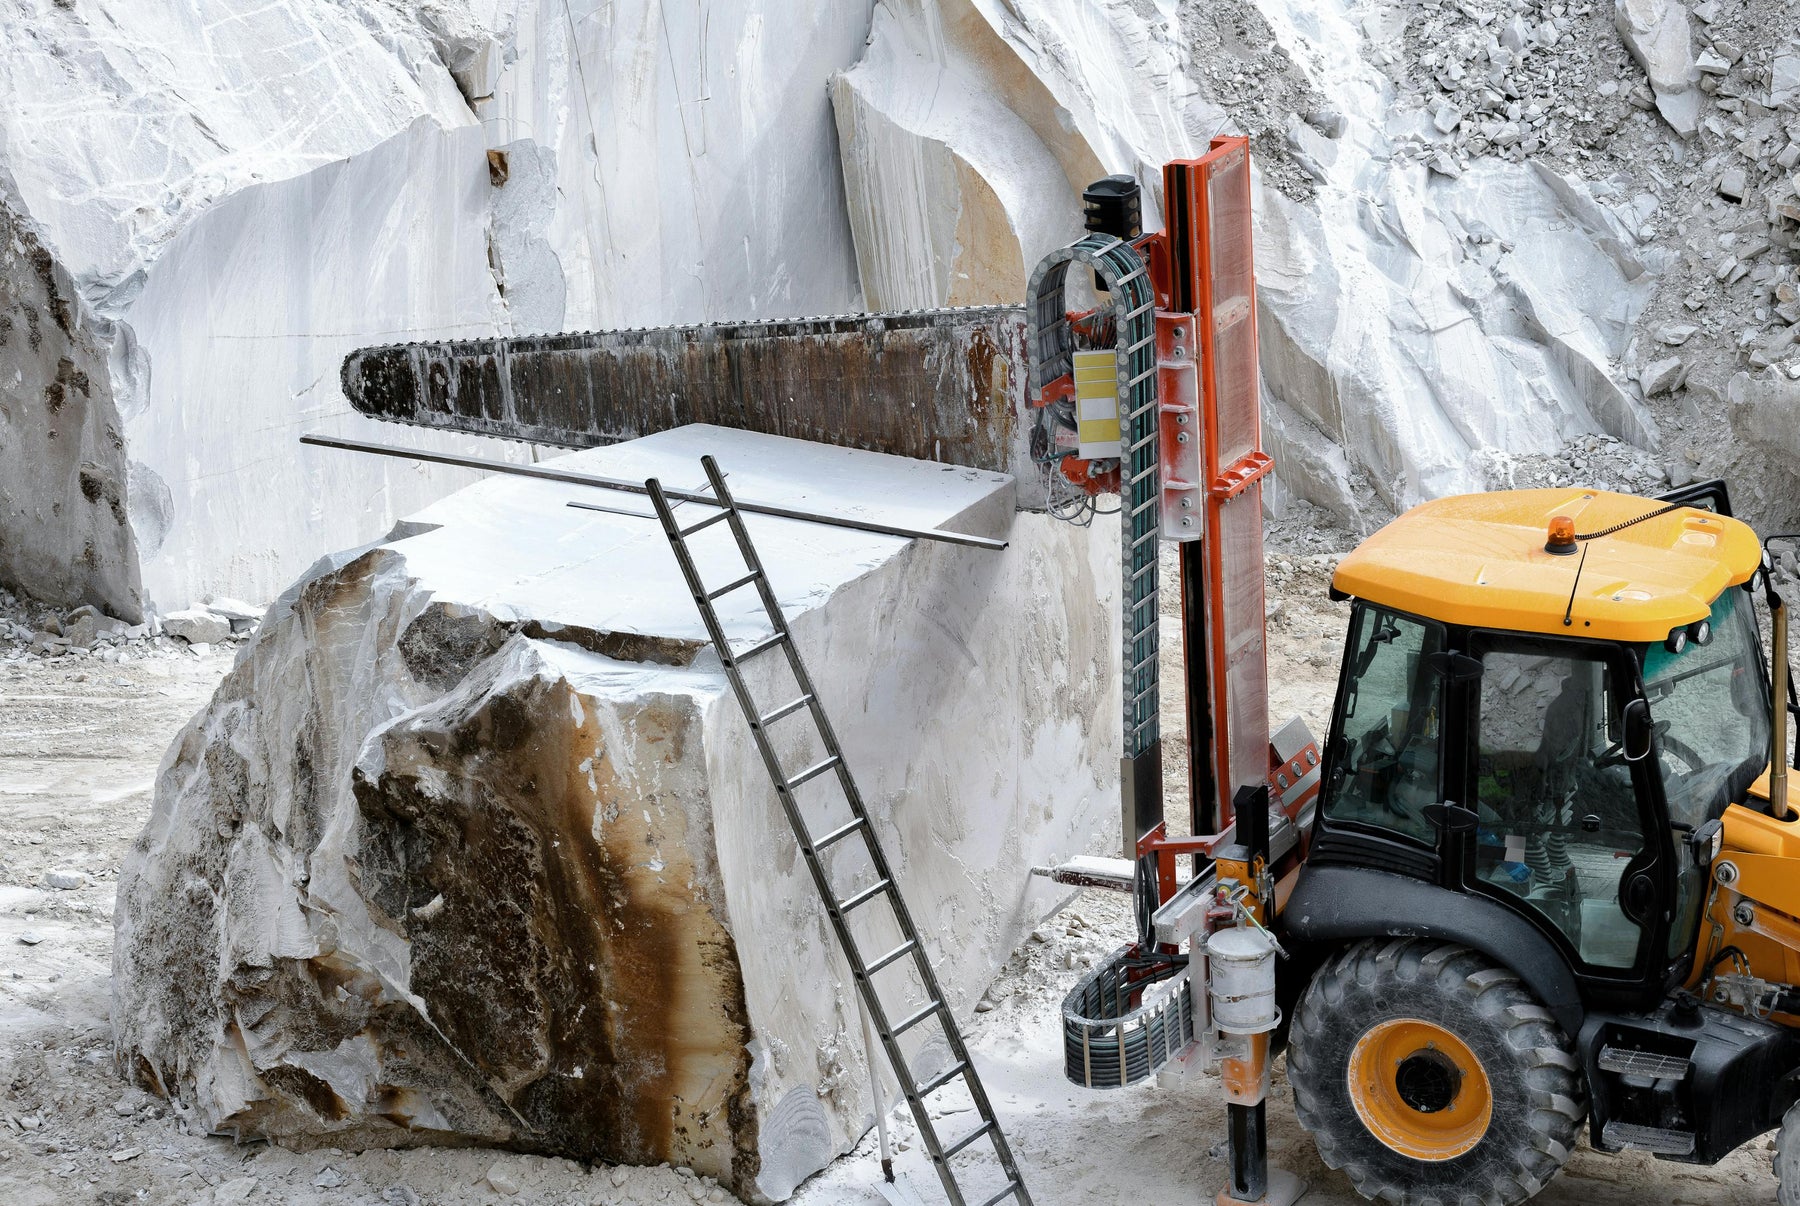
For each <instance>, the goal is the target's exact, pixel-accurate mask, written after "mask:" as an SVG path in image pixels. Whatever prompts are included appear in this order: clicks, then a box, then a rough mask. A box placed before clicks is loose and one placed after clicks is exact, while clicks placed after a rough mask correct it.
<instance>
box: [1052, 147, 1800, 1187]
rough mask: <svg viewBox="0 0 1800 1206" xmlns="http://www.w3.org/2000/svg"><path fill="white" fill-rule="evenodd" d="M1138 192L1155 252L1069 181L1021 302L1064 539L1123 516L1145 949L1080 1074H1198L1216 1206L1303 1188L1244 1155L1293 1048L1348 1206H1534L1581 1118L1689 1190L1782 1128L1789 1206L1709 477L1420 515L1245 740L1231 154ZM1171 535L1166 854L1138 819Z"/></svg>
mask: <svg viewBox="0 0 1800 1206" xmlns="http://www.w3.org/2000/svg"><path fill="white" fill-rule="evenodd" d="M1162 185H1163V188H1162V198H1161V200H1162V206H1163V211H1164V214H1165V216H1166V220H1167V227H1166V229H1165V230H1164V231H1161V232H1156V233H1153V234H1148V235H1146V234H1144V233H1142V232H1141V230H1139V229H1138V222H1139V218H1138V214H1139V209H1140V201H1139V198H1138V192H1137V189H1138V186H1137V184H1136V182H1135V181H1132V180H1130V179H1128V178H1123V177H1114V178H1110V179H1109V180H1106V181H1101V182H1099V183H1098V184H1096V185H1095V186H1093V188H1091V189H1090V190H1089V192H1088V194H1087V202H1088V226H1089V229H1090V231H1091V232H1092V233H1090V234H1089V235H1088V237H1087V238H1085V239H1083V240H1082V241H1081V242H1080V243H1077V244H1075V245H1074V246H1073V247H1071V248H1067V249H1065V250H1064V251H1062V252H1057V253H1053V254H1052V255H1051V256H1049V257H1048V258H1047V259H1046V260H1045V261H1044V264H1043V265H1042V266H1040V268H1039V269H1038V272H1037V273H1036V274H1035V275H1034V277H1033V278H1032V283H1031V292H1030V295H1029V297H1028V313H1029V315H1030V316H1031V319H1032V323H1033V325H1032V331H1031V347H1032V352H1033V357H1034V360H1033V378H1032V386H1033V388H1034V390H1035V401H1036V404H1037V407H1038V428H1037V433H1036V437H1035V441H1034V454H1035V455H1036V456H1037V458H1038V459H1039V460H1040V461H1041V462H1042V463H1043V464H1045V465H1046V466H1049V467H1051V468H1052V470H1053V471H1054V475H1055V476H1056V477H1057V478H1058V479H1059V480H1058V482H1057V488H1058V489H1059V490H1060V491H1061V492H1062V494H1063V496H1064V497H1063V498H1062V499H1061V500H1060V501H1056V502H1055V504H1054V505H1053V507H1052V510H1053V512H1054V513H1059V514H1064V515H1067V516H1071V517H1081V518H1085V517H1086V515H1087V514H1092V513H1094V511H1093V503H1092V502H1091V501H1085V502H1084V499H1086V500H1092V499H1095V498H1098V497H1101V496H1103V495H1106V494H1111V493H1117V494H1118V496H1119V498H1120V500H1121V501H1120V511H1121V515H1122V523H1123V524H1124V544H1123V546H1122V547H1123V552H1124V560H1125V564H1124V567H1123V569H1124V585H1125V594H1124V606H1125V620H1124V631H1123V636H1124V641H1125V667H1126V681H1125V686H1124V709H1125V716H1124V723H1125V761H1124V766H1123V771H1122V779H1123V784H1124V801H1123V810H1122V811H1123V821H1124V838H1125V842H1124V849H1123V851H1122V853H1123V855H1124V858H1123V860H1114V863H1115V865H1116V866H1117V867H1119V868H1122V870H1121V871H1120V872H1119V873H1117V874H1116V876H1115V878H1116V880H1117V885H1116V886H1120V887H1122V888H1125V889H1127V890H1129V891H1131V892H1133V893H1134V894H1135V896H1136V899H1137V902H1138V910H1137V918H1138V932H1137V935H1136V937H1135V940H1134V941H1132V942H1131V943H1129V944H1127V945H1126V946H1124V947H1123V948H1122V949H1120V950H1119V951H1118V952H1117V953H1116V954H1115V955H1114V956H1113V957H1112V958H1110V959H1109V960H1107V961H1106V962H1104V963H1103V964H1102V965H1100V966H1099V967H1097V968H1095V969H1094V971H1093V972H1092V973H1090V974H1089V975H1087V976H1086V977H1084V979H1083V980H1082V981H1081V982H1080V983H1079V984H1078V985H1077V986H1076V988H1075V989H1074V990H1073V992H1072V993H1071V994H1070V996H1069V998H1068V1000H1067V1002H1066V1003H1065V1007H1064V1031H1065V1051H1066V1055H1067V1060H1066V1064H1067V1072H1068V1074H1069V1076H1070V1078H1071V1079H1073V1080H1075V1081H1076V1082H1077V1083H1080V1084H1084V1085H1089V1086H1092V1087H1096V1088H1107V1087H1112V1086H1118V1085H1125V1084H1130V1083H1133V1082H1135V1081H1139V1080H1142V1079H1144V1078H1146V1077H1148V1076H1150V1075H1152V1074H1155V1073H1157V1072H1159V1071H1161V1072H1163V1073H1164V1074H1168V1073H1169V1072H1170V1071H1171V1070H1173V1069H1179V1068H1184V1067H1202V1066H1213V1065H1216V1066H1217V1067H1218V1068H1219V1069H1220V1072H1221V1074H1222V1080H1223V1086H1224V1089H1225V1092H1226V1095H1227V1100H1228V1103H1229V1105H1230V1119H1231V1136H1230V1138H1231V1180H1230V1183H1229V1184H1228V1185H1227V1186H1226V1187H1225V1188H1224V1190H1223V1191H1222V1192H1221V1193H1220V1195H1219V1201H1220V1202H1222V1203H1228V1202H1286V1201H1291V1200H1292V1199H1293V1197H1294V1196H1295V1194H1296V1193H1297V1192H1298V1188H1297V1187H1296V1186H1295V1185H1294V1184H1293V1183H1292V1182H1291V1179H1289V1180H1284V1179H1282V1178H1280V1177H1274V1178H1271V1177H1270V1176H1269V1174H1268V1170H1267V1169H1266V1167H1265V1163H1264V1159H1263V1124H1264V1109H1265V1104H1264V1098H1265V1096H1266V1094H1267V1091H1268V1086H1269V1062H1270V1060H1271V1059H1273V1058H1274V1057H1275V1056H1277V1055H1278V1054H1280V1053H1283V1052H1285V1054H1286V1058H1287V1076H1288V1080H1289V1082H1290V1083H1291V1085H1292V1088H1293V1098H1294V1109H1295V1113H1296V1115H1297V1116H1298V1119H1299V1121H1300V1123H1301V1125H1302V1126H1303V1127H1304V1128H1305V1129H1306V1130H1307V1131H1308V1132H1310V1133H1311V1135H1312V1137H1313V1139H1314V1140H1315V1141H1316V1143H1317V1146H1318V1150H1319V1154H1320V1156H1321V1157H1322V1158H1323V1160H1324V1162H1325V1163H1326V1164H1327V1165H1328V1166H1330V1167H1331V1168H1333V1169H1337V1170H1340V1171H1341V1172H1342V1174H1343V1175H1344V1176H1345V1177H1347V1178H1348V1180H1349V1182H1350V1184H1351V1185H1352V1186H1354V1188H1355V1189H1356V1190H1357V1191H1358V1192H1359V1193H1361V1194H1362V1195H1364V1196H1365V1197H1368V1198H1372V1199H1378V1200H1381V1201H1384V1202H1390V1203H1397V1204H1400V1206H1435V1204H1447V1203H1458V1204H1463V1203H1482V1204H1486V1206H1510V1204H1513V1203H1519V1202H1524V1201H1526V1200H1527V1199H1529V1198H1531V1197H1532V1196H1534V1195H1535V1194H1537V1193H1538V1192H1539V1191H1540V1190H1541V1189H1543V1188H1544V1186H1545V1185H1546V1184H1548V1183H1549V1182H1550V1180H1551V1179H1552V1178H1553V1177H1554V1176H1555V1175H1556V1173H1557V1172H1558V1170H1559V1169H1560V1168H1561V1167H1562V1165H1563V1164H1564V1162H1565V1161H1566V1160H1567V1159H1568V1158H1569V1155H1570V1153H1571V1152H1572V1151H1573V1150H1574V1148H1575V1146H1576V1144H1577V1142H1578V1141H1579V1139H1580V1137H1581V1136H1582V1134H1583V1130H1584V1127H1585V1132H1586V1136H1587V1138H1588V1141H1589V1142H1590V1143H1591V1144H1592V1146H1593V1147H1594V1148H1595V1149H1597V1150H1600V1151H1618V1150H1623V1149H1628V1148H1629V1149H1638V1150H1642V1151H1648V1152H1651V1153H1654V1154H1655V1155H1656V1156H1657V1157H1659V1158H1662V1159H1666V1160H1674V1161H1684V1162H1689V1163H1696V1164H1709V1163H1712V1162H1715V1161H1717V1160H1719V1159H1720V1158H1721V1157H1723V1156H1725V1155H1726V1154H1727V1153H1729V1152H1731V1151H1733V1150H1735V1149H1737V1148H1738V1147H1740V1146H1742V1145H1743V1144H1744V1143H1746V1142H1748V1141H1749V1140H1751V1139H1754V1138H1756V1137H1757V1136H1760V1135H1762V1134H1764V1133H1766V1132H1768V1131H1770V1130H1773V1129H1776V1128H1779V1129H1780V1131H1781V1134H1780V1138H1779V1140H1778V1143H1777V1149H1778V1154H1777V1157H1776V1165H1777V1170H1778V1173H1779V1175H1780V1184H1781V1189H1780V1195H1781V1196H1780V1201H1781V1202H1782V1203H1783V1204H1785V1206H1795V1204H1800V1106H1797V1105H1796V1104H1795V1103H1796V1101H1797V1100H1800V1029H1796V1027H1797V1026H1800V819H1797V813H1796V806H1800V792H1796V793H1795V794H1794V795H1790V792H1789V787H1788V782H1789V780H1788V765H1789V761H1790V756H1789V753H1788V737H1787V734H1788V728H1789V721H1790V718H1791V717H1792V716H1794V715H1795V714H1796V708H1795V703H1794V695H1793V691H1792V688H1791V687H1790V685H1789V682H1788V663H1787V656H1788V655H1787V636H1786V632H1787V626H1786V613H1785V610H1784V608H1783V605H1782V600H1781V598H1780V596H1779V595H1778V594H1777V593H1776V591H1775V590H1774V589H1773V586H1772V584H1771V577H1770V570H1769V564H1770V562H1769V559H1768V557H1767V553H1766V549H1765V547H1764V545H1763V544H1762V543H1761V542H1759V540H1758V537H1757V535H1756V534H1755V533H1754V532H1753V531H1752V530H1751V529H1750V527H1749V526H1747V525H1746V524H1745V523H1743V522H1742V521H1740V520H1739V519H1736V518H1734V517H1733V516H1732V514H1731V505H1730V498H1729V495H1728V493H1727V491H1726V488H1725V486H1724V485H1723V483H1718V482H1713V483H1706V484H1703V485H1699V486H1695V487H1691V488H1689V489H1687V490H1685V491H1681V492H1678V493H1677V494H1675V495H1671V496H1667V497H1664V498H1658V499H1653V498H1638V497H1633V496H1629V495H1624V494H1617V493H1609V492H1606V491H1603V490H1598V489H1585V488H1578V487H1577V488H1564V489H1544V490H1518V491H1503V492H1495V493H1487V494H1472V495H1464V496H1459V497H1450V498H1442V499H1438V500H1436V501H1432V502H1427V503H1424V504H1423V505H1420V506H1417V507H1414V508H1412V509H1411V510H1409V511H1407V512H1405V513H1404V514H1402V515H1401V516H1400V517H1399V518H1398V519H1396V520H1394V521H1393V522H1391V523H1389V524H1388V525H1387V526H1385V527H1383V528H1382V529H1380V530H1379V531H1377V532H1376V533H1375V534H1374V535H1373V536H1371V537H1369V538H1368V539H1367V540H1365V541H1364V542H1363V543H1362V544H1361V546H1360V547H1358V548H1357V549H1355V551H1353V552H1351V553H1350V554H1348V555H1347V556H1346V557H1344V559H1343V560H1342V562H1341V563H1340V564H1339V565H1338V566H1337V568H1336V571H1335V573H1334V575H1333V578H1332V584H1331V594H1332V597H1333V598H1334V599H1338V600H1342V601H1347V602H1348V603H1349V622H1348V634H1347V640H1346V645H1345V650H1344V657H1343V664H1342V668H1341V672H1340V676H1339V682H1338V687H1337V697H1336V702H1335V704H1334V706H1333V709H1332V714H1331V722H1330V730H1329V733H1328V735H1327V738H1326V740H1325V742H1324V744H1323V746H1322V747H1319V746H1317V745H1315V744H1314V743H1313V742H1312V740H1311V737H1310V735H1308V734H1307V733H1306V732H1305V729H1304V726H1303V725H1301V724H1299V723H1298V722H1295V723H1294V724H1290V725H1288V726H1286V727H1285V728H1282V729H1281V730H1279V731H1278V732H1276V733H1274V734H1273V735H1271V734H1270V732H1269V726H1268V721H1267V715H1266V712H1267V690H1266V685H1267V675H1268V671H1267V667H1266V662H1265V658H1264V652H1263V641H1264V610H1263V604H1264V600H1263V588H1262V576H1263V554H1262V534H1261V511H1262V504H1261V498H1260V492H1261V485H1262V479H1263V478H1264V476H1265V475H1266V474H1267V472H1268V470H1269V467H1270V460H1269V458H1268V457H1267V456H1266V455H1265V454H1264V453H1263V452H1262V449H1261V443H1260V418H1259V414H1258V410H1257V403H1258V399H1257V392H1258V391H1257V381H1258V377H1257V364H1258V361H1257V354H1256V340H1255V319H1256V307H1255V297H1254V283H1253V277H1252V273H1251V266H1250V237H1249V205H1250V200H1249V199H1250V180H1249V173H1248V158H1247V147H1246V145H1245V144H1244V143H1243V141H1242V140H1241V139H1220V140H1216V141H1215V144H1214V146H1213V149H1212V151H1211V152H1210V153H1209V154H1208V155H1207V156H1205V157H1203V158H1202V159H1199V160H1193V161H1184V162H1179V163H1174V164H1170V165H1168V167H1167V168H1166V169H1165V171H1164V176H1163V181H1162ZM1074 265H1081V266H1084V267H1085V268H1087V269H1090V270H1091V271H1092V273H1093V280H1092V285H1091V290H1090V292H1091V302H1092V304H1091V305H1089V306H1086V307H1081V306H1072V305H1071V304H1070V299H1069V298H1068V297H1067V296H1065V293H1066V292H1067V291H1069V290H1071V289H1074V288H1082V289H1086V288H1088V283H1087V279H1086V276H1085V274H1079V273H1078V274H1073V275H1071V273H1070V272H1069V269H1070V267H1071V266H1074ZM1084 508H1085V511H1084ZM1162 541H1175V542H1177V544H1178V546H1179V565H1180V583H1179V585H1180V588H1181V591H1182V616H1183V624H1182V632H1183V642H1184V653H1185V664H1186V669H1185V676H1184V677H1185V681H1184V682H1183V683H1182V684H1180V686H1181V687H1182V688H1183V689H1184V690H1185V692H1186V697H1187V708H1188V721H1189V724H1188V734H1189V736H1188V740H1189V746H1190V749H1189V752H1190V755H1191V757H1190V766H1191V768H1192V782H1191V783H1190V785H1189V787H1190V795H1191V800H1192V803H1193V816H1192V817H1191V818H1190V819H1191V822H1192V824H1191V827H1190V833H1191V836H1171V834H1170V830H1169V826H1168V825H1167V823H1166V821H1165V818H1164V816H1163V809H1162V780H1161V765H1162V759H1161V750H1160V734H1159V733H1158V732H1157V731H1156V728H1155V716H1156V714H1157V708H1156V697H1157V694H1158V690H1157V687H1158V684H1157V681H1156V675H1155V664H1156V660H1157V659H1156V656H1155V653H1156V650H1155V639H1156V622H1155V616H1156V607H1155V598H1156V594H1157V586H1156V579H1157V574H1158V570H1157V568H1156V556H1157V545H1158V544H1159V543H1160V542H1162ZM1759 602H1760V603H1763V604H1765V605H1766V608H1767V611H1768V614H1769V616H1770V626H1771V628H1772V630H1773V631H1772V634H1771V642H1772V649H1771V643H1765V640H1764V637H1763V635H1762V633H1761V632H1760V631H1759V621H1758V610H1757V605H1758V603H1759ZM1185 860H1191V863H1192V871H1191V873H1190V875H1189V876H1188V877H1187V879H1186V882H1185V883H1183V881H1182V877H1181V870H1182V866H1181V864H1182V863H1183V862H1184V861H1185ZM1047 871H1048V873H1049V874H1051V875H1052V876H1053V877H1054V878H1057V879H1060V880H1063V881H1065V882H1071V883H1079V884H1087V885H1097V884H1100V883H1103V882H1104V881H1105V880H1106V879H1107V878H1108V873H1107V872H1106V870H1105V869H1104V868H1103V867H1096V865H1095V861H1094V860H1086V861H1084V862H1083V863H1081V864H1079V865H1071V866H1069V867H1065V868H1059V869H1047Z"/></svg>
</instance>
